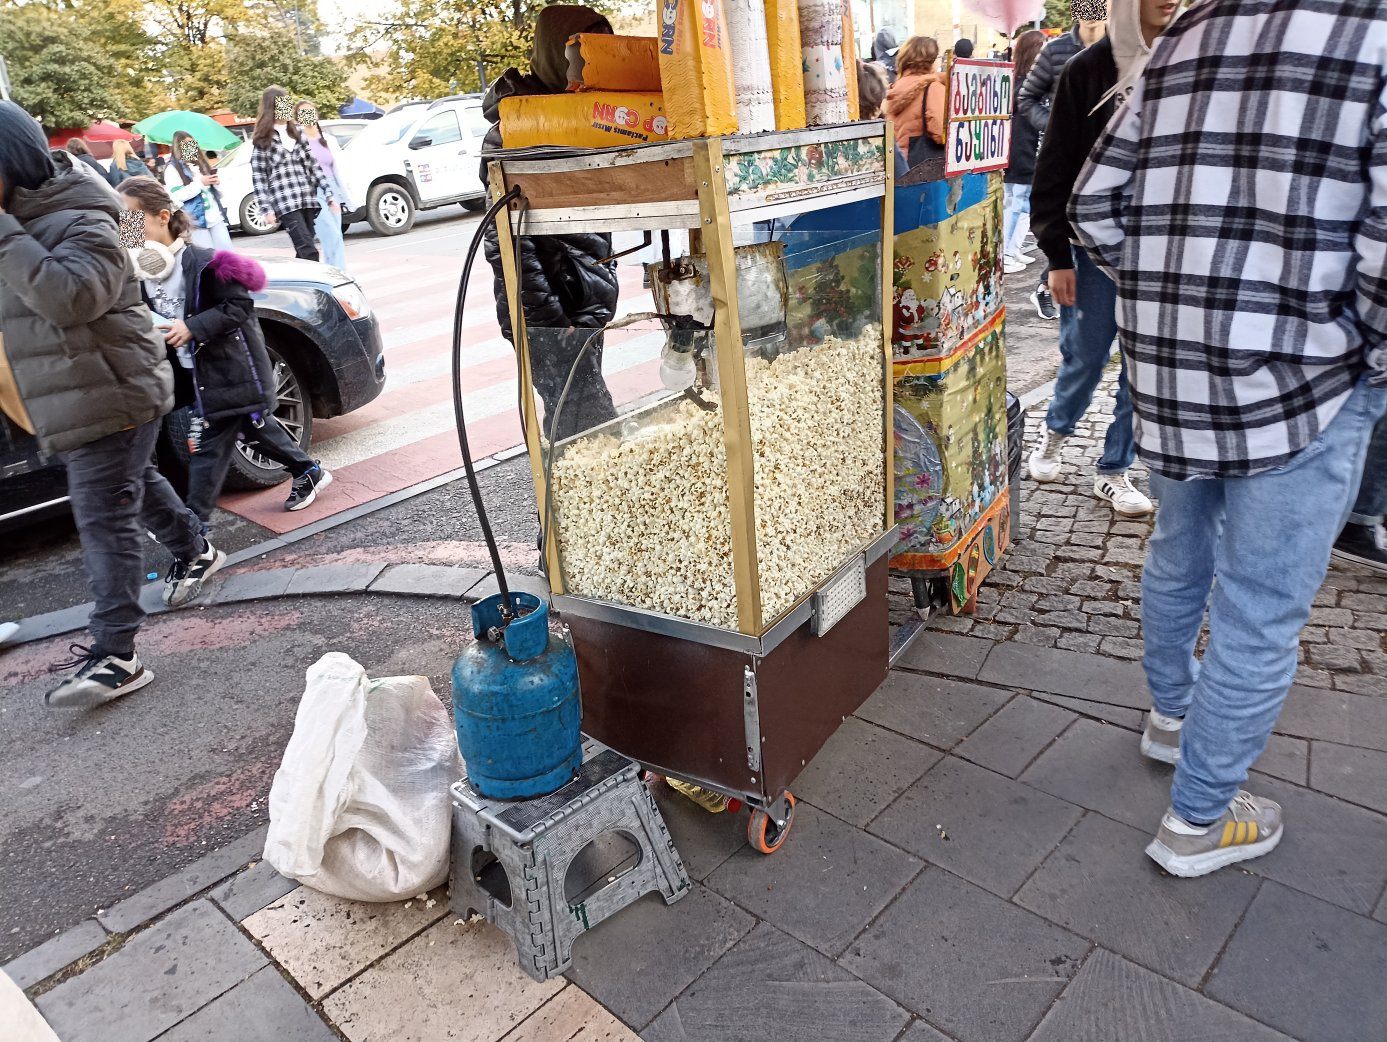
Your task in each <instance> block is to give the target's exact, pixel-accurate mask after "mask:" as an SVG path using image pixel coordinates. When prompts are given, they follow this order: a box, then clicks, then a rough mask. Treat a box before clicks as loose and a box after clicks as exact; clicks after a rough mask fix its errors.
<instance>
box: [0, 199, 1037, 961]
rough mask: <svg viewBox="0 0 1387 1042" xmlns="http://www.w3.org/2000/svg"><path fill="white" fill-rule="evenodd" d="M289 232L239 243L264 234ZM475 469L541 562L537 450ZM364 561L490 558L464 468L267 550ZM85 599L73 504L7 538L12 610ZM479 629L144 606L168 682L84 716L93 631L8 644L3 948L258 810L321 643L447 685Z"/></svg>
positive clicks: (239, 542) (1033, 360)
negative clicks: (426, 488) (461, 477)
mask: <svg viewBox="0 0 1387 1042" xmlns="http://www.w3.org/2000/svg"><path fill="white" fill-rule="evenodd" d="M455 209H456V208H450V209H449V210H445V211H440V212H437V213H435V214H425V215H422V216H421V220H420V223H419V224H418V225H417V226H416V228H415V229H414V230H412V231H411V232H410V233H409V234H408V235H406V236H399V237H395V238H391V239H383V238H380V237H378V236H376V235H374V233H371V232H370V231H369V230H368V229H366V228H365V227H364V226H363V227H361V228H354V229H353V230H352V231H351V233H350V234H349V236H348V266H349V267H350V266H351V264H352V262H353V259H354V258H355V257H356V256H357V255H364V254H365V253H366V251H372V250H391V249H393V248H395V247H400V248H401V249H407V250H409V251H411V252H428V251H437V252H438V254H439V256H440V258H443V257H448V258H452V257H454V256H456V254H457V251H458V250H459V243H461V244H462V245H463V246H464V247H465V243H466V241H467V238H469V237H470V236H469V235H468V234H467V233H468V232H469V231H470V228H469V227H468V226H469V225H471V224H472V223H474V222H475V220H476V218H475V217H474V216H471V215H464V214H463V213H462V211H460V210H456V212H454V210H455ZM459 231H461V232H463V234H462V235H459V234H458V232H459ZM278 238H281V237H280V236H272V237H265V238H262V239H258V240H241V241H242V242H247V241H248V242H250V243H251V245H252V246H253V247H255V248H259V247H261V246H264V245H270V246H273V245H274V240H275V239H278ZM450 263H451V261H450ZM1033 270H1034V269H1033ZM1031 288H1032V286H1031V285H1029V284H1022V283H1021V282H1020V280H1017V282H1014V283H1013V288H1012V290H1011V292H1010V293H1009V298H1010V297H1014V298H1015V299H1013V300H1012V301H1011V306H1012V309H1013V310H1012V313H1011V314H1012V320H1011V324H1010V330H1011V332H1010V351H1011V355H1010V359H1009V368H1010V379H1011V383H1012V389H1013V390H1016V391H1024V390H1026V389H1028V388H1029V387H1032V386H1035V385H1036V384H1039V383H1041V382H1043V381H1044V380H1046V379H1048V378H1049V377H1050V376H1051V375H1053V364H1054V358H1055V357H1056V352H1055V340H1054V338H1055V335H1056V329H1055V326H1054V325H1052V324H1049V323H1041V322H1040V321H1039V320H1038V319H1036V318H1035V317H1034V311H1033V310H1031V309H1030V307H1029V305H1028V303H1027V302H1026V300H1025V296H1026V293H1027V292H1028V291H1029V290H1030V289H1031ZM486 306H488V307H489V303H488V304H487V305H486ZM517 440H518V438H517ZM481 483H482V487H483V493H484V496H485V500H486V503H487V507H488V511H489V513H490V516H491V520H492V523H493V526H494V528H495V530H496V534H497V538H498V540H499V541H500V543H501V546H502V552H503V555H504V559H505V562H506V565H507V568H508V569H514V570H516V571H529V572H532V571H535V570H536V565H537V556H538V555H537V552H536V550H535V536H536V526H535V521H534V505H533V493H532V489H531V479H530V473H529V468H528V464H527V463H526V461H525V460H524V459H516V460H512V461H510V462H507V463H503V464H500V465H498V466H495V467H493V468H491V469H489V470H487V471H486V472H485V473H484V474H483V475H482V482H481ZM216 531H217V538H218V541H219V544H220V545H223V546H226V547H227V548H228V549H239V548H241V547H245V546H250V545H253V544H256V543H259V542H262V541H263V540H265V539H267V538H269V537H270V536H271V535H272V533H270V532H269V531H267V530H266V529H264V528H261V527H260V526H258V525H256V524H254V523H252V522H250V521H246V520H244V519H242V518H239V517H236V516H235V515H232V514H227V513H221V514H219V516H218V517H217V519H216ZM146 557H147V566H148V570H149V571H150V572H156V571H158V572H162V570H163V569H164V567H165V565H166V558H165V556H164V554H163V552H162V551H161V550H160V548H158V547H157V546H154V545H153V544H150V546H149V547H148V550H147V555H146ZM352 560H370V561H383V562H392V563H397V562H409V561H417V562H423V563H440V564H477V565H484V564H485V563H486V559H485V553H484V550H483V547H482V544H481V542H480V535H479V532H478V528H477V523H476V517H475V513H474V511H473V509H472V505H471V503H470V500H469V499H468V496H467V492H466V487H465V484H464V483H462V482H456V483H453V484H451V485H446V486H443V487H441V488H438V489H435V490H433V491H430V492H427V493H424V494H422V495H419V496H416V497H414V498H412V499H409V500H407V501H405V502H403V503H400V504H397V505H395V506H392V507H389V508H387V509H384V510H381V511H379V512H377V513H374V514H371V515H369V516H366V517H363V518H359V519H357V520H355V521H352V522H350V523H348V524H345V525H342V526H339V527H337V528H334V529H332V530H330V531H328V532H325V533H322V534H320V535H317V536H314V537H312V538H310V539H306V540H303V541H301V542H299V543H296V544H295V545H294V546H292V547H291V548H289V549H288V550H285V551H281V552H279V553H277V554H276V555H275V558H274V560H273V562H272V564H273V565H274V566H279V567H285V566H290V565H308V564H317V563H328V562H346V561H352ZM87 599H88V592H87V588H86V583H85V580H84V578H83V576H82V570H81V562H80V557H79V548H78V542H77V539H76V536H75V533H74V532H73V530H72V526H71V524H70V522H67V521H57V522H52V523H46V524H44V525H42V526H38V527H36V528H33V529H31V530H29V531H27V532H23V533H20V534H19V535H18V536H16V537H14V538H7V539H5V540H4V541H3V543H0V605H3V606H4V607H3V611H0V616H7V617H11V618H18V617H22V616H25V615H30V614H34V613H38V612H42V611H47V610H51V609H54V608H60V607H65V606H68V605H72V604H78V603H83V602H85V601H86V600H87ZM468 629H469V625H468V621H467V616H466V610H465V608H464V606H462V605H461V604H459V603H457V602H443V601H413V600H408V599H402V598H390V597H378V596H370V597H334V598H317V599H311V600H309V599H288V600H280V601H274V602H267V603H263V604H255V605H246V606H240V607H232V608H206V609H202V608H194V609H190V610H188V611H184V612H179V613H173V614H170V615H165V616H158V617H154V618H152V619H151V620H150V621H149V623H148V624H147V626H146V628H145V631H144V633H143V634H142V638H141V639H142V648H143V651H144V654H145V655H146V657H147V659H148V661H149V664H150V666H151V667H152V668H153V669H154V671H155V672H156V674H157V675H158V676H159V679H158V680H157V681H156V683H155V684H153V685H151V686H150V687H148V688H146V689H144V690H143V691H142V692H139V693H138V694H136V695H133V696H131V697H130V698H129V699H127V700H123V701H122V702H119V703H116V704H114V705H112V706H109V707H106V708H104V709H101V710H97V711H93V712H89V713H77V714H64V713H55V712H50V711H47V710H45V709H44V708H43V706H42V701H41V696H42V693H43V691H44V690H45V689H46V688H47V687H48V686H50V684H51V682H52V678H51V676H50V675H49V673H48V672H47V668H48V666H49V665H50V664H51V663H52V662H54V661H55V660H56V659H60V658H62V657H64V652H65V650H66V645H67V643H68V641H69V640H70V639H72V638H76V639H81V638H82V635H81V634H74V635H72V638H59V639H54V640H50V641H44V642H40V643H37V644H34V645H29V646H26V647H22V648H19V649H14V650H9V651H6V652H0V788H3V798H4V801H5V804H6V807H7V812H6V814H5V815H4V817H3V820H0V963H2V962H4V961H6V960H7V959H9V958H11V957H13V956H14V955H16V954H19V953H20V952H23V951H25V950H27V949H29V948H31V947H33V946H34V945H35V944H38V943H40V942H41V941H42V940H44V939H45V938H47V937H49V936H52V935H53V934H55V933H57V932H59V931H61V930H62V929H65V928H67V927H69V926H72V925H74V924H75V923H77V922H78V921H80V920H81V919H83V918H84V917H86V916H89V915H91V914H93V913H94V912H95V911H96V910H97V909H100V908H104V907H107V906H109V905H110V904H112V903H114V902H115V901H117V900H119V899H120V898H121V897H122V896H125V895H128V894H130V893H133V892H134V891H136V890H138V889H140V888H141V887H143V886H146V885H148V884H150V883H152V882H155V881H157V880H159V879H161V878H163V877H164V876H166V875H168V874H170V873H171V872H173V871H176V870H177V869H178V868H180V867H182V866H183V865H186V864H188V863H190V862H192V861H194V860H196V859H197V858H198V857H200V856H202V855H203V854H205V853H207V852H208V851H210V850H214V849H216V848H218V847H220V846H223V845H225V844H226V843H227V842H230V841H231V840H233V839H235V838H237V837H239V836H241V835H243V834H244V833H246V832H248V831H250V830H251V829H253V828H255V827H256V826H257V825H260V824H263V823H264V822H265V821H266V807H265V797H266V794H267V792H268V788H269V784H270V780H271V778H272V776H273V773H274V770H275V767H276V766H277V764H278V761H279V757H280V754H281V752H282V750H283V747H284V743H285V741H286V740H287V738H288V735H289V732H290V730H291V729H292V725H293V718H294V711H295V708H296V706H297V704H298V700H299V697H300V695H301V692H302V687H303V673H304V669H305V668H306V667H307V666H308V665H309V664H310V663H312V662H313V661H314V660H316V659H317V658H318V657H319V656H320V655H322V654H323V653H325V652H327V651H330V650H345V651H348V652H349V653H351V654H352V655H353V656H355V657H356V658H357V659H358V660H359V661H361V662H362V663H363V664H364V665H365V666H366V667H367V669H368V670H369V671H370V672H371V673H372V674H373V675H377V676H381V675H391V674H403V673H411V674H412V673H419V674H424V675H428V676H430V677H431V678H432V680H433V683H434V689H435V690H436V691H437V692H438V693H439V694H440V697H443V698H444V699H445V701H446V700H447V673H448V670H449V667H450V664H451V661H452V659H453V658H454V657H455V656H456V655H457V653H458V652H459V651H460V650H461V649H462V647H463V646H464V645H465V643H466V641H467V640H468V639H469V634H468Z"/></svg>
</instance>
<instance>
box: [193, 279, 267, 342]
mask: <svg viewBox="0 0 1387 1042" xmlns="http://www.w3.org/2000/svg"><path fill="white" fill-rule="evenodd" d="M203 277H204V278H205V279H207V280H208V281H212V280H215V281H216V296H217V297H218V298H220V299H219V302H218V303H216V304H214V305H212V306H211V307H208V308H204V309H203V310H201V311H199V312H198V313H197V314H196V315H188V316H187V317H186V318H184V319H183V324H184V325H186V326H187V327H188V332H190V333H192V334H193V339H194V340H196V341H197V342H198V343H199V344H207V343H210V342H211V341H213V340H215V339H217V338H218V337H224V336H229V335H230V334H231V333H232V332H234V331H235V330H237V329H239V328H240V327H241V326H243V325H245V324H246V323H247V322H249V321H250V320H251V318H253V317H254V315H255V301H253V300H251V297H250V291H249V290H247V289H246V287H245V286H243V285H241V284H240V283H239V282H222V281H221V280H220V279H217V278H216V276H214V275H210V274H208V275H204V276H203ZM208 296H209V297H210V296H212V294H210V293H209V294H208Z"/></svg>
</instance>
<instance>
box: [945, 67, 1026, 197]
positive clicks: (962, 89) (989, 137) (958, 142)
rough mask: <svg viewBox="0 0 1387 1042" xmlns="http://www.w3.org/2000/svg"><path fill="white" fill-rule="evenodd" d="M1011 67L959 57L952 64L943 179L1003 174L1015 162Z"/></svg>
mask: <svg viewBox="0 0 1387 1042" xmlns="http://www.w3.org/2000/svg"><path fill="white" fill-rule="evenodd" d="M1014 87H1015V83H1014V79H1013V70H1012V65H1011V63H1010V62H994V61H981V60H978V59H974V58H956V59H955V60H954V61H952V62H950V63H949V118H948V122H947V124H946V125H945V131H944V175H945V176H946V177H953V176H954V175H956V174H976V173H983V172H985V171H988V170H1001V169H1002V168H1003V167H1005V166H1006V165H1007V164H1008V163H1009V162H1010V161H1011V108H1012V90H1013V89H1014Z"/></svg>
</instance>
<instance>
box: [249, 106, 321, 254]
mask: <svg viewBox="0 0 1387 1042" xmlns="http://www.w3.org/2000/svg"><path fill="white" fill-rule="evenodd" d="M293 117H294V106H293V103H292V102H290V100H289V94H288V92H287V91H286V90H285V89H284V88H283V87H267V88H266V89H265V93H264V94H262V95H261V96H260V112H259V114H258V115H257V116H256V118H255V131H254V133H253V134H252V135H251V139H250V140H251V145H252V146H253V147H254V151H253V152H251V156H250V171H251V180H252V181H253V183H254V185H255V198H256V199H257V200H259V202H260V212H261V213H262V214H263V215H264V216H265V219H266V220H267V221H275V220H277V221H279V226H280V227H281V228H283V229H284V230H285V231H286V232H288V233H289V239H290V241H292V242H293V244H294V256H295V257H298V258H300V259H302V260H312V261H315V260H317V259H318V248H317V247H316V246H315V245H314V244H313V226H314V223H315V222H316V221H317V219H318V199H319V198H320V193H321V195H322V196H325V197H326V199H327V201H328V203H329V204H332V203H334V202H336V199H337V197H336V196H334V195H333V194H332V189H331V188H330V187H329V186H328V183H327V180H326V179H325V178H324V177H323V173H322V171H321V170H319V169H318V164H317V163H315V162H314V161H313V153H311V152H310V151H309V150H308V144H307V142H306V141H305V140H304V136H303V131H302V130H300V129H299V125H298V124H297V123H295V122H294V118H293Z"/></svg>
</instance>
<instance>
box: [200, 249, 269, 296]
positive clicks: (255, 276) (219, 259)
mask: <svg viewBox="0 0 1387 1042" xmlns="http://www.w3.org/2000/svg"><path fill="white" fill-rule="evenodd" d="M207 266H208V267H209V268H211V269H212V274H213V275H215V276H216V277H217V278H219V279H221V281H222V282H239V283H240V284H241V285H242V286H245V287H246V289H248V290H250V291H251V292H252V293H259V292H260V291H261V290H262V289H264V288H265V286H266V285H267V284H268V282H269V279H268V278H267V277H266V275H265V269H264V268H262V267H261V266H260V262H259V261H258V260H256V259H255V258H254V257H247V256H246V255H245V254H244V253H232V252H231V251H230V250H218V251H217V252H216V253H214V254H212V260H211V262H210V263H208V265H207Z"/></svg>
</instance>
